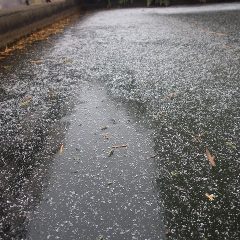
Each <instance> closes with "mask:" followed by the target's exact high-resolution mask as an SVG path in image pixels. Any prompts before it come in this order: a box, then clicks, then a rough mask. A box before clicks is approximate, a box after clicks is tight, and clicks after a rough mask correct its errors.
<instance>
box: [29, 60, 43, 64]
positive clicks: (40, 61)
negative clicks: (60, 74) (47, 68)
mask: <svg viewBox="0 0 240 240" xmlns="http://www.w3.org/2000/svg"><path fill="white" fill-rule="evenodd" d="M42 62H43V60H32V61H30V63H34V64H41V63H42Z"/></svg>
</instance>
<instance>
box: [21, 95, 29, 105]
mask: <svg viewBox="0 0 240 240" xmlns="http://www.w3.org/2000/svg"><path fill="white" fill-rule="evenodd" d="M31 101H32V96H26V97H25V98H24V99H23V100H22V101H21V102H20V107H28V106H29V104H30V103H31Z"/></svg>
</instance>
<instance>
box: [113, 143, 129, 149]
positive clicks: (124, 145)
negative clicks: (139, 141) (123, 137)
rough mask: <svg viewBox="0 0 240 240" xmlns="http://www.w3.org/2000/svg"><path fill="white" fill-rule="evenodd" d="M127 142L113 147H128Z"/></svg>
mask: <svg viewBox="0 0 240 240" xmlns="http://www.w3.org/2000/svg"><path fill="white" fill-rule="evenodd" d="M126 147H127V144H122V145H114V146H112V148H126Z"/></svg>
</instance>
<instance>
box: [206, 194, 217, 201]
mask: <svg viewBox="0 0 240 240" xmlns="http://www.w3.org/2000/svg"><path fill="white" fill-rule="evenodd" d="M205 196H206V197H207V198H208V199H209V201H213V200H214V199H215V197H216V196H215V195H214V194H208V193H205Z"/></svg>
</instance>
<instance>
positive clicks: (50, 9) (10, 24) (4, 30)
mask: <svg viewBox="0 0 240 240" xmlns="http://www.w3.org/2000/svg"><path fill="white" fill-rule="evenodd" d="M79 11H80V5H78V4H77V3H75V2H74V1H70V2H60V3H52V4H43V5H39V6H31V7H24V8H21V9H16V10H12V11H3V12H2V13H1V12H0V48H4V47H5V46H7V45H9V44H11V43H13V42H15V41H16V40H17V39H19V38H21V37H23V36H26V35H28V34H30V33H32V32H34V31H36V30H38V29H40V28H42V27H45V26H47V25H49V24H51V23H53V22H54V21H56V20H59V19H61V18H64V17H67V16H70V15H73V14H75V13H77V12H79Z"/></svg>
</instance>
